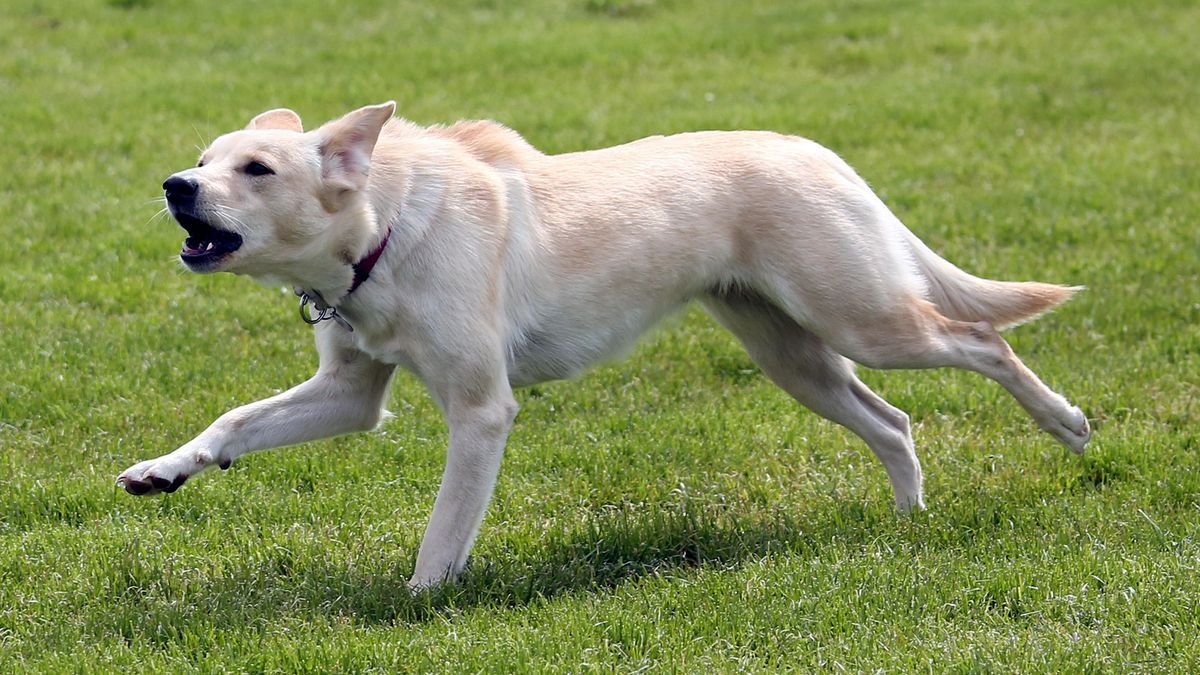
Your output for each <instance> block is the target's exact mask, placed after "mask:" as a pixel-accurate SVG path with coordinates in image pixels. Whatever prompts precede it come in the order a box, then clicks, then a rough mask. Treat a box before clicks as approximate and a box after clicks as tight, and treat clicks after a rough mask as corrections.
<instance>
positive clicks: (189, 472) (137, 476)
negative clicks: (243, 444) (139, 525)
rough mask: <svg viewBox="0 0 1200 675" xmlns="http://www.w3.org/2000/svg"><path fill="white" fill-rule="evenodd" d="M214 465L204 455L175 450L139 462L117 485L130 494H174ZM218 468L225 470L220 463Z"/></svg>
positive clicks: (122, 476)
mask: <svg viewBox="0 0 1200 675" xmlns="http://www.w3.org/2000/svg"><path fill="white" fill-rule="evenodd" d="M213 463H214V461H213V458H212V456H211V455H210V454H209V453H206V452H195V451H188V450H184V449H180V450H176V451H175V452H172V453H171V454H169V455H163V456H162V457H159V458H157V459H150V460H146V461H145V462H139V463H137V464H134V465H133V466H131V467H129V468H128V469H125V471H123V472H122V473H121V475H120V476H117V485H120V486H121V487H123V488H125V491H126V492H128V493H129V494H131V495H152V494H157V493H159V492H174V491H176V490H178V489H179V486H180V485H183V484H184V482H185V481H187V479H189V478H191V477H192V476H194V475H196V474H197V473H200V472H201V471H203V470H204V469H206V468H208V467H209V466H211V465H212V464H213ZM221 468H222V469H227V468H229V463H228V462H221Z"/></svg>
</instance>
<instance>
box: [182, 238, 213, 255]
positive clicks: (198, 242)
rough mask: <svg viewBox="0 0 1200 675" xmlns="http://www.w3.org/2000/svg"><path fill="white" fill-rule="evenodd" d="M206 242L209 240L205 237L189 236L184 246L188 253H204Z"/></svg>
mask: <svg viewBox="0 0 1200 675" xmlns="http://www.w3.org/2000/svg"><path fill="white" fill-rule="evenodd" d="M206 243H207V242H205V241H204V240H203V239H196V238H195V237H188V238H187V240H186V241H184V242H183V246H184V249H185V250H186V251H187V252H188V253H203V252H204V246H205V244H206Z"/></svg>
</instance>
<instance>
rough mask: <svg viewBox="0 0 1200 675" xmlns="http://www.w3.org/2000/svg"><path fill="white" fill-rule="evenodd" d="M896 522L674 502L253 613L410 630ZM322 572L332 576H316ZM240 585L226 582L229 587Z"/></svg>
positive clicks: (814, 548) (849, 512)
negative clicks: (440, 568)
mask: <svg viewBox="0 0 1200 675" xmlns="http://www.w3.org/2000/svg"><path fill="white" fill-rule="evenodd" d="M921 517H922V516H918V518H921ZM897 518H898V517H897V516H896V514H895V513H894V512H892V510H891V508H890V505H886V504H883V505H874V504H872V505H864V504H841V505H839V506H837V508H836V510H834V511H832V512H828V511H826V512H824V514H823V516H821V517H820V520H817V521H813V522H806V521H805V520H804V519H803V518H800V517H797V516H796V515H794V514H785V513H782V512H765V513H759V514H757V515H750V516H748V515H745V514H741V513H733V512H731V511H729V510H728V509H723V508H720V509H719V508H710V509H705V510H699V509H694V508H691V507H690V506H685V505H680V504H674V505H664V507H663V508H662V509H661V510H656V511H654V512H650V513H647V512H645V511H641V510H639V511H631V510H623V509H612V510H608V511H602V512H599V513H597V514H596V515H594V516H593V517H591V518H589V519H588V521H587V522H586V523H581V524H578V525H576V526H574V527H573V528H571V529H568V530H562V531H559V532H553V533H550V534H548V535H547V536H545V537H544V539H543V540H542V542H543V543H541V544H540V545H538V546H534V547H529V548H525V549H523V550H522V551H520V552H515V551H514V552H512V553H511V555H509V554H506V553H505V552H503V551H502V552H500V553H499V554H496V553H493V557H492V558H491V559H480V558H473V559H472V561H471V563H470V564H469V565H468V568H467V570H466V572H465V573H464V575H463V576H462V577H461V578H460V579H459V581H458V582H457V583H455V584H453V585H449V586H446V587H443V588H440V589H435V590H432V591H428V592H424V593H421V594H418V595H416V596H413V595H410V594H409V592H408V591H407V590H406V588H407V587H406V581H407V575H408V573H409V572H410V571H411V569H412V560H411V559H410V560H409V561H407V564H404V565H399V564H398V565H396V566H395V567H393V568H392V569H391V570H389V571H388V572H387V573H384V574H378V573H376V574H371V573H367V572H365V571H361V570H353V569H346V568H344V567H343V568H340V569H325V570H323V571H322V570H315V569H308V570H304V571H303V572H300V574H302V575H304V576H309V575H313V578H309V579H300V580H293V581H298V582H299V583H298V585H293V584H292V583H284V584H281V586H283V587H291V588H292V591H293V593H296V592H298V595H299V596H300V597H296V596H295V595H293V596H291V597H288V596H287V592H286V591H285V590H284V588H282V587H281V588H279V589H277V590H276V591H275V593H278V594H279V595H276V597H262V598H261V600H263V601H266V603H267V605H266V606H265V607H260V608H259V609H264V610H266V611H267V612H268V613H269V612H270V611H271V610H270V608H269V607H270V605H272V604H275V605H277V606H278V605H279V604H283V605H286V604H291V605H292V606H291V607H289V610H291V609H295V607H296V605H308V606H309V607H310V608H311V609H312V610H313V611H314V612H318V613H320V612H325V613H330V614H333V615H337V616H343V617H345V616H349V617H353V618H354V619H355V620H356V621H359V622H362V623H365V624H393V623H419V622H423V621H427V620H429V619H432V618H435V617H438V616H443V615H447V614H452V613H455V612H458V611H461V610H464V609H469V608H473V607H519V606H524V605H529V604H532V603H536V602H539V601H541V600H544V599H548V598H553V597H555V596H558V595H562V594H568V593H575V592H590V591H601V590H605V589H611V588H615V587H617V586H620V585H621V584H623V583H626V582H630V581H634V580H637V579H640V578H644V577H647V576H653V575H660V574H671V573H673V572H679V571H683V570H687V569H692V568H709V569H725V568H734V567H737V566H739V565H741V564H744V563H745V562H747V561H751V560H758V559H761V558H763V557H767V556H770V555H778V554H782V553H788V554H791V555H797V554H798V555H806V554H808V555H816V554H818V553H819V552H820V550H821V549H823V548H824V547H826V546H828V545H829V544H830V543H831V542H837V543H838V544H839V545H842V546H845V545H850V546H852V547H853V546H862V547H866V546H869V545H871V543H872V542H875V541H877V540H878V539H879V538H880V537H881V535H883V534H884V533H885V532H893V533H894V532H895V531H896V529H897V526H898V523H902V522H903V521H898V520H897ZM901 527H907V526H906V525H901ZM412 555H415V551H414V552H412ZM323 574H327V575H332V578H330V577H325V578H323V579H322V578H319V577H321V576H322V575H323ZM246 581H247V580H245V579H229V582H230V583H231V584H233V586H234V587H235V588H236V587H244V584H245V582H246ZM322 588H323V589H330V590H318V589H322ZM314 591H315V592H314ZM275 593H268V594H267V596H270V595H275ZM246 601H247V602H253V601H254V600H253V599H252V598H246Z"/></svg>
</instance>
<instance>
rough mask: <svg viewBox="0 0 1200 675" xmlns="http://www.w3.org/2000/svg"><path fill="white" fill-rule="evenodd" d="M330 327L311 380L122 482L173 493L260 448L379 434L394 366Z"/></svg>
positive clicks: (224, 418)
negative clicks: (203, 473)
mask: <svg viewBox="0 0 1200 675" xmlns="http://www.w3.org/2000/svg"><path fill="white" fill-rule="evenodd" d="M330 326H331V327H329V328H325V327H319V328H318V329H317V349H318V351H319V352H320V356H321V365H320V367H319V368H318V369H317V374H316V375H314V376H313V377H312V378H311V379H309V380H308V381H306V382H304V383H303V384H300V385H298V386H295V387H293V388H291V389H289V390H287V391H285V392H283V393H282V394H279V395H277V396H272V397H270V398H267V399H264V400H261V401H258V402H255V403H251V404H249V405H244V406H241V407H240V408H235V409H233V410H230V411H229V412H227V413H225V414H224V415H221V416H220V417H219V418H217V420H216V421H215V422H213V423H212V424H211V425H210V426H209V427H208V428H207V429H205V430H204V431H203V432H201V433H200V435H199V436H196V437H195V438H193V439H192V440H191V441H188V442H187V443H185V444H184V445H183V446H182V447H180V448H179V449H178V450H175V451H174V452H171V453H168V454H166V455H163V456H162V457H158V458H156V459H151V460H147V461H144V462H139V463H138V464H135V465H133V466H131V467H129V468H128V469H126V470H125V471H124V472H122V473H121V475H120V476H119V477H117V484H118V485H120V486H122V487H124V488H125V490H126V491H127V492H129V493H131V494H135V495H146V494H154V493H157V492H174V491H175V490H176V489H178V488H179V486H180V485H182V484H183V482H184V481H186V480H187V479H188V478H190V477H191V476H194V475H196V474H197V473H199V472H201V471H203V470H204V469H207V468H208V467H210V466H220V467H221V468H223V469H224V468H228V467H229V465H230V464H231V463H232V462H233V461H234V460H236V459H237V458H238V457H241V456H242V455H244V454H247V453H250V452H254V451H256V450H265V449H267V448H278V447H282V446H285V445H295V444H297V443H304V442H307V441H312V440H316V439H319V438H328V437H330V436H337V435H340V434H345V433H349V432H351V431H366V430H369V429H372V428H374V427H375V425H376V424H378V423H379V419H380V416H381V415H382V411H383V402H384V399H385V397H386V395H387V388H388V383H389V382H390V381H391V376H392V372H393V370H394V369H395V367H394V366H392V365H388V364H384V363H380V362H378V361H375V360H374V359H371V358H370V357H369V356H367V355H366V354H364V353H362V352H360V351H358V350H357V349H356V348H354V346H353V344H352V343H351V342H350V341H349V339H348V334H346V332H345V331H343V330H342V329H341V327H338V326H332V324H330Z"/></svg>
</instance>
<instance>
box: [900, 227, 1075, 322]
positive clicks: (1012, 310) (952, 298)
mask: <svg viewBox="0 0 1200 675" xmlns="http://www.w3.org/2000/svg"><path fill="white" fill-rule="evenodd" d="M905 233H906V236H907V239H908V243H909V245H910V246H911V247H912V250H913V255H914V257H915V259H916V261H917V267H918V269H920V271H921V274H922V275H923V276H924V277H925V279H926V280H927V281H928V283H929V299H930V300H931V301H933V304H934V305H936V306H937V308H938V311H940V312H941V313H942V314H944V315H945V316H947V317H949V318H951V319H956V320H958V321H987V322H989V323H991V324H992V325H993V326H995V327H996V328H997V329H1003V328H1008V327H1010V326H1016V325H1017V324H1021V323H1024V322H1026V321H1032V320H1033V319H1036V318H1037V317H1039V316H1041V315H1042V314H1045V313H1046V312H1049V311H1050V310H1052V309H1054V308H1055V307H1057V306H1058V305H1060V304H1062V303H1064V302H1066V301H1067V300H1068V299H1070V297H1071V296H1072V295H1073V294H1074V293H1075V291H1079V290H1083V286H1059V285H1057V284H1045V283H1041V282H1039V281H992V280H991V279H981V278H979V277H977V276H974V275H971V274H967V273H966V272H964V271H962V270H960V269H959V268H957V267H955V266H954V265H953V264H951V263H950V262H949V261H947V260H946V259H945V258H942V257H941V256H939V255H938V254H936V253H934V252H933V251H932V250H931V249H930V248H929V247H928V246H926V245H925V243H924V242H922V241H921V240H920V239H918V238H917V236H916V235H915V234H913V233H912V232H909V231H907V229H906V230H905Z"/></svg>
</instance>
